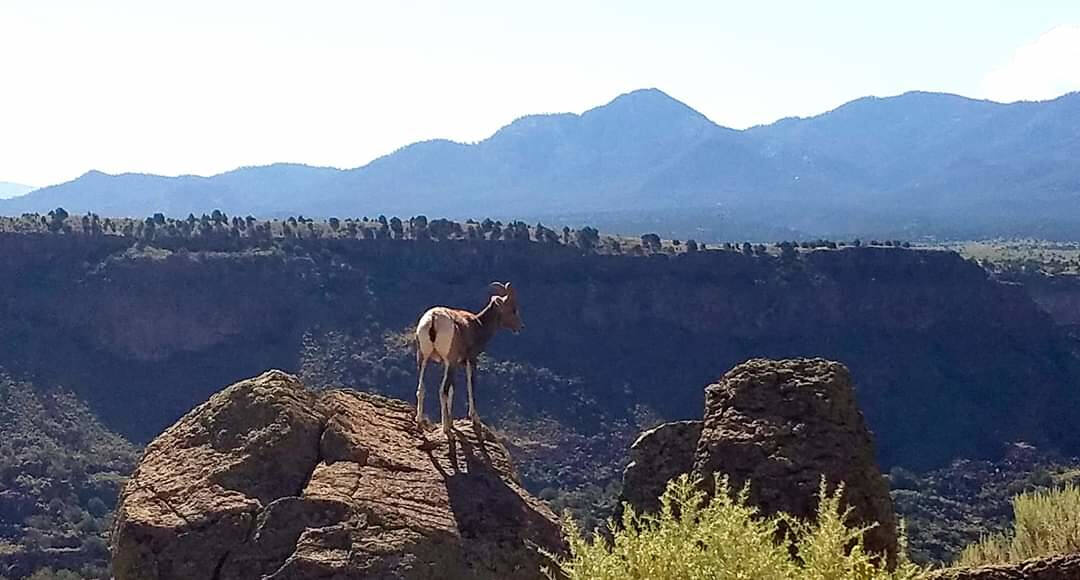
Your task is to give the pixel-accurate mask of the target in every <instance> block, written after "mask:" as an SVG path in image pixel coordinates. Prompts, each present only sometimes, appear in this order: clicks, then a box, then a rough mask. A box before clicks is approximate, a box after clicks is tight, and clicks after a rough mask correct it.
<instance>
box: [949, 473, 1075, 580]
mask: <svg viewBox="0 0 1080 580" xmlns="http://www.w3.org/2000/svg"><path fill="white" fill-rule="evenodd" d="M1013 514H1014V516H1015V521H1014V523H1013V529H1012V530H1011V531H1009V532H1006V533H1000V534H994V535H991V536H988V537H986V538H983V539H982V540H980V541H979V542H977V543H975V544H972V545H970V546H968V547H967V548H964V551H963V552H961V554H960V558H959V559H958V560H957V564H959V565H961V566H979V565H983V564H1004V563H1009V562H1019V561H1021V560H1027V559H1029V558H1040V557H1045V556H1053V555H1056V554H1069V553H1073V552H1080V486H1077V485H1075V484H1072V483H1069V484H1066V485H1065V486H1064V487H1062V488H1059V489H1053V490H1038V491H1032V492H1026V493H1022V494H1020V495H1018V496H1016V497H1015V498H1013Z"/></svg>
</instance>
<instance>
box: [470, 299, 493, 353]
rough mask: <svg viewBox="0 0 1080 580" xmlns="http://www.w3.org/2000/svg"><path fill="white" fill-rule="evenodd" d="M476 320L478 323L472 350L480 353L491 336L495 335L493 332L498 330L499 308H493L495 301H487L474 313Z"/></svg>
mask: <svg viewBox="0 0 1080 580" xmlns="http://www.w3.org/2000/svg"><path fill="white" fill-rule="evenodd" d="M476 320H477V322H479V325H478V328H477V332H476V344H474V345H473V350H475V352H476V354H480V353H481V352H483V351H484V348H486V347H487V343H488V342H489V341H490V340H491V337H493V336H495V332H496V331H498V330H499V322H500V321H499V310H498V309H497V308H495V303H494V302H488V305H487V306H485V307H484V309H483V310H481V311H480V313H479V314H477V315H476Z"/></svg>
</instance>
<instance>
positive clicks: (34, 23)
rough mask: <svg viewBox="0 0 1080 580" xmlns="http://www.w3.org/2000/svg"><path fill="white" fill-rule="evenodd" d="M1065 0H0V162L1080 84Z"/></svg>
mask: <svg viewBox="0 0 1080 580" xmlns="http://www.w3.org/2000/svg"><path fill="white" fill-rule="evenodd" d="M1077 63H1080V2H1077V1H1076V0H1060V1H1057V0H1047V1H1039V0H1032V1H1029V2H1015V1H1014V0H1008V1H998V0H983V1H977V2H976V1H971V2H968V1H948V2H942V1H940V0H934V1H922V0H907V1H905V2H866V1H865V0H859V1H850V2H841V1H823V0H819V1H815V2H806V1H802V0H793V1H789V2H779V1H768V0H760V1H755V2H746V1H739V2H726V1H719V0H715V1H700V2H685V1H678V0H668V1H665V2H656V1H636V0H621V1H588V0H573V1H563V0H548V1H546V2H542V3H541V2H506V1H505V0H497V1H471V0H457V1H453V2H451V1H429V0H393V1H377V0H364V1H360V0H348V1H346V0H311V1H309V2H285V1H277V0H258V1H240V0H214V1H203V0H185V1H184V2H165V1H163V0H162V1H158V0H94V1H92V2H91V1H87V0H0V181H11V182H17V183H24V184H30V185H36V186H44V185H49V184H54V183H60V182H63V181H67V180H70V179H73V178H75V177H77V176H79V175H81V174H82V173H85V172H86V171H88V170H91V169H97V170H101V171H105V172H108V173H121V172H126V171H134V172H147V173H159V174H165V175H178V174H187V173H192V174H198V175H211V174H215V173H220V172H223V171H227V170H230V169H233V168H236V167H239V166H247V165H265V164H268V163H273V162H297V163H307V164H311V165H323V166H333V167H342V168H348V167H357V166H360V165H363V164H365V163H367V162H369V161H370V160H372V159H374V158H376V157H378V156H380V155H385V154H387V153H390V152H392V151H394V150H395V149H397V148H399V147H402V146H404V145H407V144H409V143H412V142H415V141H419V140H424V139H432V138H450V139H454V140H457V141H463V142H473V141H478V140H481V139H484V138H485V137H487V136H489V135H491V134H492V133H493V132H494V131H495V130H497V129H498V128H499V127H501V126H503V125H506V124H507V123H509V122H511V121H513V120H514V119H515V118H517V117H520V116H522V115H525V114H533V113H546V112H575V113H580V112H582V111H585V110H587V109H589V108H592V107H595V106H598V105H602V104H604V103H606V102H608V101H610V100H611V99H612V98H614V97H615V96H617V95H619V94H621V93H625V92H628V91H631V90H634V89H638V88H646V87H656V88H659V89H661V90H663V91H665V92H667V93H668V94H669V95H671V96H673V97H675V98H677V99H679V100H681V101H683V102H685V103H687V104H688V105H690V106H691V107H693V108H695V109H697V110H699V111H701V112H702V113H704V114H705V115H706V116H708V117H709V118H710V119H712V120H713V121H715V122H717V123H719V124H721V125H726V126H729V127H734V128H745V127H748V126H752V125H756V124H762V123H769V122H772V121H775V120H776V119H779V118H782V117H787V116H809V115H815V114H820V113H822V112H825V111H828V110H830V109H833V108H835V107H837V106H839V105H841V104H843V103H845V102H847V101H850V100H852V99H855V98H858V97H862V96H866V95H876V96H888V95H895V94H899V93H902V92H905V91H909V90H927V91H943V92H950V93H956V94H961V95H964V96H969V97H974V98H987V99H992V100H997V101H1002V102H1011V101H1016V100H1044V99H1049V98H1054V97H1057V96H1059V95H1061V94H1064V93H1066V92H1069V91H1073V90H1080V65H1077Z"/></svg>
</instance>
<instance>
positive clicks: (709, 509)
mask: <svg viewBox="0 0 1080 580" xmlns="http://www.w3.org/2000/svg"><path fill="white" fill-rule="evenodd" d="M716 481H717V484H716V489H717V493H716V495H715V497H713V498H711V499H710V498H706V496H705V494H704V493H703V492H701V491H699V489H698V485H697V483H698V482H695V481H692V480H691V479H690V478H689V477H688V476H686V475H683V476H680V477H679V478H676V479H675V480H673V481H672V482H670V483H669V484H668V487H667V490H666V491H665V492H664V494H663V496H661V498H660V501H661V506H662V507H661V511H660V513H659V514H657V515H650V514H638V513H635V512H634V511H633V509H632V508H630V507H629V506H627V509H626V510H625V511H624V512H623V517H622V521H621V522H620V524H621V525H616V524H615V523H614V522H611V523H610V524H609V531H610V536H611V538H610V539H607V538H605V537H604V536H603V535H601V534H596V536H595V537H594V538H593V539H591V540H590V539H587V538H585V537H584V536H583V534H582V531H581V529H580V527H579V526H578V525H577V524H576V523H575V522H574V520H573V519H572V518H567V519H566V520H565V521H566V524H565V526H566V533H567V536H568V538H569V541H570V551H571V558H570V559H569V560H566V561H562V562H559V564H558V565H559V568H560V570H559V571H560V572H561V573H562V574H565V576H566V577H568V578H570V579H571V580H607V579H612V580H614V579H619V580H622V579H625V578H641V579H645V578H648V579H652V580H664V579H672V580H675V579H679V580H684V579H685V580H693V579H702V580H704V579H710V580H714V579H720V580H727V579H731V580H734V579H741V578H753V579H755V580H771V579H777V580H780V579H783V580H788V579H790V578H801V579H803V578H804V579H808V580H847V579H851V580H855V579H858V580H901V579H912V580H913V579H916V578H919V577H921V576H922V575H923V574H924V570H923V569H922V568H920V567H918V566H915V565H913V564H911V563H909V562H907V561H904V560H903V558H902V557H901V561H900V562H899V563H898V565H897V566H896V569H895V570H888V569H887V568H886V566H885V565H884V564H883V563H882V562H881V557H880V555H875V554H870V553H868V552H867V551H866V549H865V546H864V544H863V532H865V531H866V528H858V527H852V526H850V525H848V524H847V522H846V520H847V517H848V515H849V513H850V512H849V510H845V509H844V508H843V507H842V503H843V502H842V495H843V486H837V488H836V489H835V490H833V491H832V492H829V491H828V489H827V486H826V484H825V482H824V481H823V482H822V484H821V488H820V491H819V495H818V513H817V519H816V521H811V522H807V521H798V520H795V519H793V518H791V517H790V516H787V515H784V514H779V515H776V516H771V517H763V516H762V515H761V514H759V513H758V511H757V510H756V509H755V508H754V507H753V506H751V505H749V503H748V497H749V490H748V489H746V488H744V489H743V490H741V491H740V492H738V493H733V492H732V490H730V489H729V487H728V482H727V480H726V479H724V478H721V477H717V480H716ZM548 575H549V577H551V578H555V577H556V575H555V573H554V571H551V570H549V571H548Z"/></svg>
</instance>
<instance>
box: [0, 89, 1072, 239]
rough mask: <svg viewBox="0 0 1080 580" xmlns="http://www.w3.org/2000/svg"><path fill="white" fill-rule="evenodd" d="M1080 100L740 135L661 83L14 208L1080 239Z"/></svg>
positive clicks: (936, 101) (897, 111)
mask: <svg viewBox="0 0 1080 580" xmlns="http://www.w3.org/2000/svg"><path fill="white" fill-rule="evenodd" d="M1077 159H1080V93H1070V94H1067V95H1064V96H1062V97H1059V98H1057V99H1054V100H1051V101H1044V102H1019V103H1013V104H1002V103H995V102H991V101H982V100H974V99H969V98H965V97H961V96H957V95H950V94H941V93H927V92H909V93H905V94H902V95H898V96H894V97H886V98H878V97H865V98H861V99H857V100H855V101H851V102H849V103H847V104H844V105H842V106H840V107H838V108H837V109H834V110H832V111H829V112H827V113H824V114H821V115H817V116H814V117H809V118H786V119H781V120H779V121H777V122H775V123H772V124H769V125H761V126H756V127H752V128H749V129H745V130H734V129H730V128H726V127H722V126H720V125H717V124H716V123H713V122H712V121H710V120H709V119H708V118H706V117H705V116H704V115H702V114H701V113H699V112H697V111H695V110H694V109H692V108H690V107H689V106H687V105H686V104H684V103H682V102H680V101H678V100H676V99H674V98H672V97H670V96H668V95H667V94H665V93H664V92H662V91H660V90H657V89H643V90H638V91H633V92H630V93H627V94H624V95H620V96H619V97H617V98H615V99H614V100H612V101H611V102H609V103H607V104H605V105H603V106H600V107H596V108H594V109H590V110H588V111H586V112H584V113H582V114H580V115H578V114H551V115H532V116H526V117H522V118H519V119H517V120H516V121H514V122H513V123H510V124H509V125H507V126H505V127H503V128H501V129H499V130H498V131H497V132H495V134H493V135H492V136H491V137H489V138H487V139H485V140H483V141H480V142H478V143H472V144H464V143H457V142H452V141H447V140H432V141H423V142H419V143H414V144H412V145H409V146H406V147H403V148H401V149H399V150H397V151H395V152H393V153H391V154H389V155H386V156H384V157H381V158H378V159H376V160H374V161H372V162H371V163H369V164H367V165H365V166H362V167H358V168H355V169H346V170H342V169H334V168H325V167H311V166H306V165H296V164H274V165H269V166H264V167H245V168H240V169H236V170H234V171H230V172H227V173H222V174H219V175H214V176H210V177H200V176H191V175H185V176H179V177H163V176H157V175H145V174H132V173H128V174H121V175H107V174H104V173H101V172H98V171H91V172H89V173H86V174H85V175H83V176H81V177H79V178H77V179H75V180H73V181H70V182H67V183H63V184H60V185H55V186H51V187H46V188H42V189H39V190H36V191H33V192H31V193H29V194H27V195H24V196H21V197H18V198H15V199H9V200H0V214H9V215H11V214H18V213H22V212H28V211H36V212H45V211H48V210H50V209H53V208H55V207H64V208H65V209H67V210H68V211H69V212H72V213H81V212H86V211H93V212H96V213H98V214H100V215H127V216H143V215H150V214H152V213H155V212H163V213H165V214H167V215H174V216H181V217H182V216H184V215H186V214H188V213H195V214H201V213H206V212H209V211H210V210H212V209H221V210H223V211H225V212H226V213H229V214H238V215H247V214H253V215H256V216H283V215H296V214H303V215H306V216H315V217H318V216H323V217H329V216H341V217H344V216H363V215H367V216H375V215H378V214H386V215H400V216H410V215H416V214H425V215H428V216H430V217H437V216H442V217H450V218H470V217H471V218H484V217H492V218H496V219H524V220H528V221H536V220H542V221H544V223H548V224H555V225H560V224H563V223H566V224H568V225H580V224H586V223H587V224H592V225H596V226H598V227H600V228H601V229H604V230H607V231H615V232H626V233H642V232H644V231H656V232H658V233H660V234H661V235H665V236H670V237H695V238H697V239H700V240H705V241H710V240H728V239H742V238H751V239H762V240H766V239H788V238H805V237H817V236H833V237H845V236H881V237H902V238H905V239H915V238H920V237H936V238H974V237H988V236H1036V237H1046V238H1067V237H1073V236H1074V235H1075V234H1074V232H1075V231H1076V228H1077V227H1078V226H1080V164H1078V163H1077V161H1076V160H1077Z"/></svg>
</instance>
